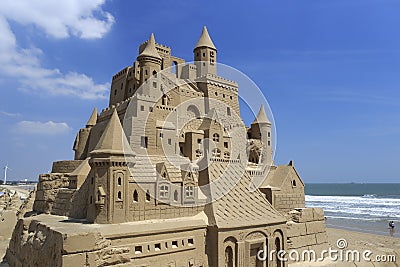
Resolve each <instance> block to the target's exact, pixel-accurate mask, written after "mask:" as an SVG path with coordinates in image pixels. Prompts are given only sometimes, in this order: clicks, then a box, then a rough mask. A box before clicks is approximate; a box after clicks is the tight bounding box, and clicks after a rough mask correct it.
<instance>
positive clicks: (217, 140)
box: [213, 133, 219, 142]
mask: <svg viewBox="0 0 400 267" xmlns="http://www.w3.org/2000/svg"><path fill="white" fill-rule="evenodd" d="M213 141H214V142H219V134H217V133H215V134H213Z"/></svg>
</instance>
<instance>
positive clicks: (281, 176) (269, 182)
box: [261, 165, 303, 188]
mask: <svg viewBox="0 0 400 267" xmlns="http://www.w3.org/2000/svg"><path fill="white" fill-rule="evenodd" d="M293 172H294V173H295V175H297V176H298V174H297V172H296V169H295V168H294V167H293V166H289V165H279V166H272V167H271V169H270V171H269V173H268V175H267V179H265V181H264V182H263V184H262V186H261V187H278V188H280V187H281V186H282V184H283V183H284V182H285V180H286V179H287V177H289V175H290V174H291V173H293ZM299 178H300V176H299ZM300 181H301V182H302V183H303V181H302V180H301V179H300Z"/></svg>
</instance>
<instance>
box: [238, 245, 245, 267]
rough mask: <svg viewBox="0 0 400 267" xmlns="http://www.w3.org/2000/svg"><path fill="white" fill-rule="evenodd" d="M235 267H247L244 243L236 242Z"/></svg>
mask: <svg viewBox="0 0 400 267" xmlns="http://www.w3.org/2000/svg"><path fill="white" fill-rule="evenodd" d="M237 266H238V267H247V264H246V244H245V242H244V241H239V242H237Z"/></svg>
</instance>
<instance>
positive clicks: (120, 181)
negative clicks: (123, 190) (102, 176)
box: [118, 177, 122, 185]
mask: <svg viewBox="0 0 400 267" xmlns="http://www.w3.org/2000/svg"><path fill="white" fill-rule="evenodd" d="M118 185H122V179H121V177H118Z"/></svg>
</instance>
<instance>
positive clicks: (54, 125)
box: [15, 121, 72, 135]
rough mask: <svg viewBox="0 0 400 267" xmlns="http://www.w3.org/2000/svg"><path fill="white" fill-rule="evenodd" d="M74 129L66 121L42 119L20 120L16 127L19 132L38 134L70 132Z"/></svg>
mask: <svg viewBox="0 0 400 267" xmlns="http://www.w3.org/2000/svg"><path fill="white" fill-rule="evenodd" d="M71 130H72V129H71V127H69V126H68V124H67V123H65V122H53V121H48V122H40V121H20V122H18V123H17V125H16V127H15V131H16V132H17V133H19V134H36V135H61V134H66V133H68V132H70V131H71Z"/></svg>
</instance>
